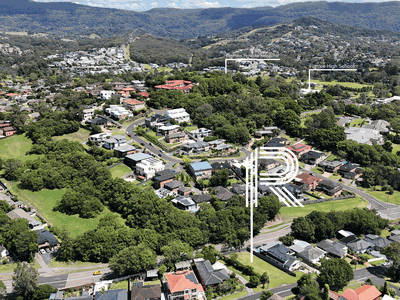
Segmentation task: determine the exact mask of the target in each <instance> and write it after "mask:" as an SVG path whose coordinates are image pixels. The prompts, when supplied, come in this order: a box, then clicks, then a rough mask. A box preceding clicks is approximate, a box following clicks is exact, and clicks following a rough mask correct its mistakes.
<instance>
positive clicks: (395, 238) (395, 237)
mask: <svg viewBox="0 0 400 300" xmlns="http://www.w3.org/2000/svg"><path fill="white" fill-rule="evenodd" d="M388 239H389V240H391V241H393V242H398V243H400V234H396V235H391V236H389V237H388Z"/></svg>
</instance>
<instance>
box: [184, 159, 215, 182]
mask: <svg viewBox="0 0 400 300" xmlns="http://www.w3.org/2000/svg"><path fill="white" fill-rule="evenodd" d="M189 172H190V173H191V175H192V176H193V177H194V178H195V179H196V180H199V179H207V178H209V177H211V175H212V167H211V165H210V163H209V162H208V161H199V162H194V163H191V164H189Z"/></svg>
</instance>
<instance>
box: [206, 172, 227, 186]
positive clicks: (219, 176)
mask: <svg viewBox="0 0 400 300" xmlns="http://www.w3.org/2000/svg"><path fill="white" fill-rule="evenodd" d="M228 178H229V173H228V170H226V169H223V170H217V171H216V172H215V173H214V175H213V176H211V178H210V185H211V186H223V187H226V186H227V185H228Z"/></svg>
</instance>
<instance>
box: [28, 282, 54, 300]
mask: <svg viewBox="0 0 400 300" xmlns="http://www.w3.org/2000/svg"><path fill="white" fill-rule="evenodd" d="M56 292H57V289H56V288H55V287H53V286H51V285H48V284H43V285H39V286H38V287H37V288H36V290H35V291H34V292H33V295H32V300H43V299H49V297H50V294H52V293H56Z"/></svg>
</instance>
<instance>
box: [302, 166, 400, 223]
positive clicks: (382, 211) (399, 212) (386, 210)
mask: <svg viewBox="0 0 400 300" xmlns="http://www.w3.org/2000/svg"><path fill="white" fill-rule="evenodd" d="M303 171H304V172H306V173H310V174H312V175H314V176H316V177H318V178H322V179H324V180H328V181H331V182H336V183H338V184H339V185H340V186H341V187H342V188H343V189H345V190H348V191H351V192H353V193H355V194H357V195H359V196H361V197H363V198H364V199H366V200H367V201H368V202H369V203H370V205H369V208H370V209H376V210H377V211H378V213H379V215H381V217H382V218H385V219H389V220H394V219H398V218H400V206H399V205H396V204H393V203H386V202H383V201H380V200H378V199H376V198H375V197H372V196H371V195H369V194H367V193H366V192H364V191H363V190H360V189H358V188H355V187H351V186H347V185H345V184H343V183H341V182H338V181H335V180H332V179H329V178H326V177H324V176H322V175H321V174H318V173H314V172H310V171H306V170H303Z"/></svg>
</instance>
